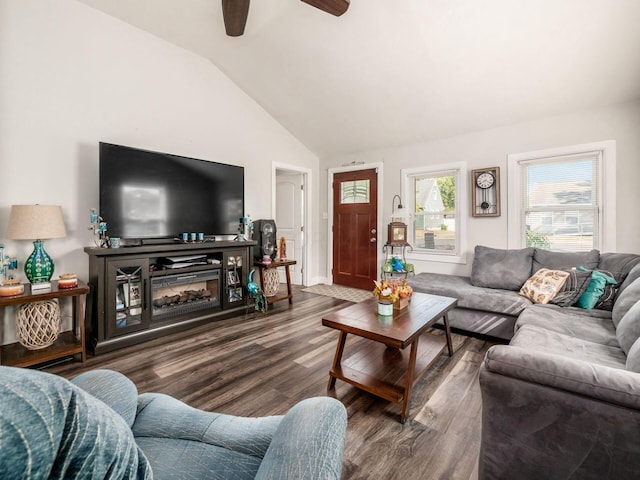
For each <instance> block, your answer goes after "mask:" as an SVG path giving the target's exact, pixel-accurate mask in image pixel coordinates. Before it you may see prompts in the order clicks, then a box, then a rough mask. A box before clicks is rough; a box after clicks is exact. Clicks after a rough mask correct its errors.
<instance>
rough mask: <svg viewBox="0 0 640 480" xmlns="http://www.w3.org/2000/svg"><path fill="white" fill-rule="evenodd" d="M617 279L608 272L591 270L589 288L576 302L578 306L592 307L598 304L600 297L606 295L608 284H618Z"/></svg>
mask: <svg viewBox="0 0 640 480" xmlns="http://www.w3.org/2000/svg"><path fill="white" fill-rule="evenodd" d="M617 283H618V282H616V279H615V278H613V277H611V276H609V275H607V274H606V273H603V272H599V271H597V270H594V271H592V272H591V280H590V281H589V285H588V286H587V289H586V290H585V291H584V293H583V294H582V295H580V298H579V299H578V301H577V302H576V306H577V307H580V308H587V309H591V308H593V307H595V306H596V304H597V303H598V301H599V300H600V297H602V296H603V295H604V289H605V287H606V286H607V285H616V284H617Z"/></svg>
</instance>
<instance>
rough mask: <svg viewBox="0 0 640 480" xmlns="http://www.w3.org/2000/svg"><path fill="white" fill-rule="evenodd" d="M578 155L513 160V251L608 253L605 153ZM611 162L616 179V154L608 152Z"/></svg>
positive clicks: (523, 156) (579, 152)
mask: <svg viewBox="0 0 640 480" xmlns="http://www.w3.org/2000/svg"><path fill="white" fill-rule="evenodd" d="M591 146H592V147H597V145H591ZM576 150H577V151H576V152H575V153H566V152H567V151H569V152H570V149H563V151H562V154H558V155H549V156H539V155H535V154H531V157H533V158H527V155H526V154H519V155H516V156H510V158H509V161H510V163H509V169H510V179H512V180H513V181H512V182H510V187H511V190H512V192H511V193H510V197H509V199H510V200H509V206H510V208H512V209H513V210H514V212H513V215H510V221H509V231H510V240H513V239H516V242H515V244H514V245H512V246H514V247H525V246H526V247H539V248H545V249H550V250H559V251H587V250H591V249H593V248H598V249H601V248H603V238H602V236H603V232H604V231H605V230H604V228H605V223H604V221H605V212H606V208H605V207H606V205H605V197H604V195H603V193H604V181H603V179H604V177H605V175H604V168H605V164H604V157H605V152H606V149H604V148H603V149H598V148H594V149H592V150H585V149H584V148H579V147H576ZM547 153H550V154H553V151H550V152H547ZM611 157H614V158H613V159H612V158H611ZM608 161H609V165H608V167H609V169H610V171H609V172H608V176H611V175H614V174H615V154H614V153H611V152H609V158H608ZM614 178H615V177H614ZM613 202H615V200H613ZM613 233H614V238H615V232H613Z"/></svg>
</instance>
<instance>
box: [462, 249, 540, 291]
mask: <svg viewBox="0 0 640 480" xmlns="http://www.w3.org/2000/svg"><path fill="white" fill-rule="evenodd" d="M532 258H533V248H523V249H521V250H501V249H498V248H490V247H483V246H482V245H477V246H476V248H475V256H474V257H473V265H472V267H471V284H472V285H474V286H476V287H487V288H501V289H504V290H514V291H518V290H520V288H521V287H522V284H523V283H524V282H526V281H527V279H528V278H529V277H530V276H531V265H532Z"/></svg>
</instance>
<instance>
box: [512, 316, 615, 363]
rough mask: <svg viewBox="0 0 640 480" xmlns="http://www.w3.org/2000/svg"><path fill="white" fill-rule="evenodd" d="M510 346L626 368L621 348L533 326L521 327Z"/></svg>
mask: <svg viewBox="0 0 640 480" xmlns="http://www.w3.org/2000/svg"><path fill="white" fill-rule="evenodd" d="M510 345H515V346H516V347H522V348H526V349H528V350H535V351H539V352H546V353H553V354H554V355H560V356H563V357H569V358H573V359H577V360H584V361H585V362H590V363H597V364H599V365H604V366H607V367H614V368H625V364H626V361H627V356H626V355H625V353H624V352H623V351H622V349H621V348H620V347H617V346H615V347H614V346H610V345H602V344H601V343H597V342H590V341H588V340H584V339H582V338H579V337H574V336H572V335H565V334H562V333H558V332H554V331H551V330H547V329H546V328H541V327H537V326H533V325H523V326H522V327H520V328H519V329H518V330H517V332H516V334H515V335H514V336H513V338H512V339H511V342H510Z"/></svg>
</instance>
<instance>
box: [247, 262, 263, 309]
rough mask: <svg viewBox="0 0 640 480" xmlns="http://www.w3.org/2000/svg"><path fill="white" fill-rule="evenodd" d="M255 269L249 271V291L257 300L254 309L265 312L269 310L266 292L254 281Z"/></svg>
mask: <svg viewBox="0 0 640 480" xmlns="http://www.w3.org/2000/svg"><path fill="white" fill-rule="evenodd" d="M255 271H256V269H255V268H252V269H251V271H250V272H249V277H248V282H247V292H249V295H250V296H251V297H252V298H253V299H254V301H255V304H254V306H253V309H254V310H255V311H260V312H262V313H265V312H266V311H267V297H265V295H264V292H263V291H262V289H261V288H260V287H259V286H258V284H257V283H255V282H254V281H253V272H255Z"/></svg>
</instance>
